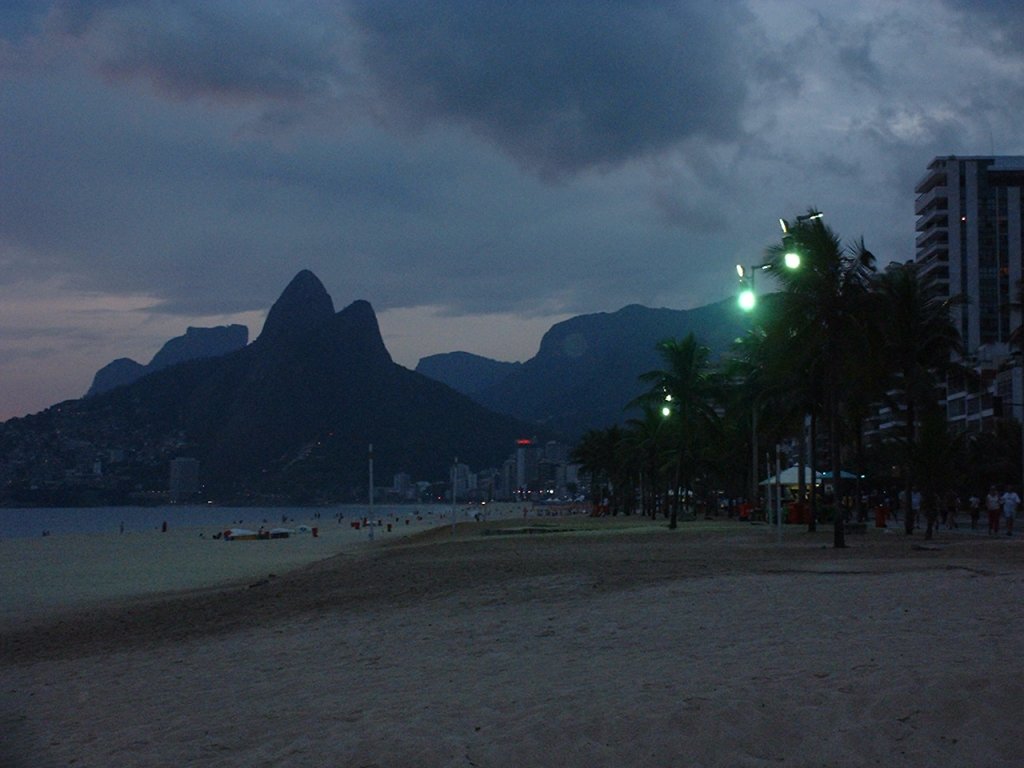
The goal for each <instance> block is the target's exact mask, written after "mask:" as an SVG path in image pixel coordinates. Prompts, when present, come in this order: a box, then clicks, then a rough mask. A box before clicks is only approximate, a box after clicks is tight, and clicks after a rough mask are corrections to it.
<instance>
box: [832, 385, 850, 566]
mask: <svg viewBox="0 0 1024 768" xmlns="http://www.w3.org/2000/svg"><path fill="white" fill-rule="evenodd" d="M830 389H831V393H830V394H829V406H830V407H829V425H828V433H829V435H828V442H829V453H830V454H831V460H832V489H833V490H832V495H833V502H834V506H835V512H834V515H833V523H832V528H833V531H834V532H833V537H832V546H833V547H834V548H836V549H844V548H845V547H846V525H845V521H844V520H843V512H842V505H841V504H840V498H839V481H840V480H841V479H842V474H841V469H840V467H841V464H840V460H839V396H838V394H837V393H836V388H835V387H831V388H830Z"/></svg>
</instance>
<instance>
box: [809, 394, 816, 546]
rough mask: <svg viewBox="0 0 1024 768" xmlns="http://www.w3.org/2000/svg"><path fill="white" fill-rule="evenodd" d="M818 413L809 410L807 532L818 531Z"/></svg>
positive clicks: (814, 410)
mask: <svg viewBox="0 0 1024 768" xmlns="http://www.w3.org/2000/svg"><path fill="white" fill-rule="evenodd" d="M817 478H818V411H817V409H812V410H811V515H810V519H809V520H808V521H807V532H808V533H814V532H815V531H817V530H818V480H817Z"/></svg>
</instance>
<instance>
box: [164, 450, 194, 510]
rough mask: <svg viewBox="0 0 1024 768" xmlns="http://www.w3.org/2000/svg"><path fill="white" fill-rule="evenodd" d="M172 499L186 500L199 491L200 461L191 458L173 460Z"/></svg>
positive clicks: (170, 485)
mask: <svg viewBox="0 0 1024 768" xmlns="http://www.w3.org/2000/svg"><path fill="white" fill-rule="evenodd" d="M169 487H170V495H171V501H184V500H186V499H188V498H190V497H191V496H193V495H195V494H196V493H198V492H199V461H198V460H197V459H190V458H178V459H172V460H171V478H170V483H169Z"/></svg>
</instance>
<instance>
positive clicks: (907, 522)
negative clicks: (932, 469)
mask: <svg viewBox="0 0 1024 768" xmlns="http://www.w3.org/2000/svg"><path fill="white" fill-rule="evenodd" d="M915 418H916V417H915V415H914V404H913V403H912V402H909V398H908V402H907V423H906V430H907V458H906V463H905V468H904V485H903V497H904V498H903V531H904V533H906V534H907V536H912V535H913V534H914V527H915V526H916V525H917V520H915V519H914V517H915V515H914V450H915V448H914V443H915V442H916V441H915V436H914V419H915Z"/></svg>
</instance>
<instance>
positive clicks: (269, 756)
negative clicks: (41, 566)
mask: <svg viewBox="0 0 1024 768" xmlns="http://www.w3.org/2000/svg"><path fill="white" fill-rule="evenodd" d="M531 529H532V530H533V532H530V530H531ZM541 531H546V532H541ZM115 538H116V536H106V537H98V539H100V540H101V541H99V542H98V543H97V544H96V546H97V547H99V548H100V550H102V546H103V544H102V541H106V542H108V546H114V545H115V544H116V542H111V541H110V540H111V539H115ZM183 541H185V540H184V539H183ZM830 542H831V531H829V530H824V531H821V532H819V533H817V534H813V535H812V534H807V533H805V532H803V531H802V530H798V529H795V528H794V529H790V530H787V532H786V535H785V539H784V542H783V543H782V544H781V545H779V544H777V543H776V541H775V537H774V534H773V533H772V532H770V531H769V530H767V529H766V528H765V527H763V526H762V527H758V526H750V525H743V524H739V523H733V522H728V521H721V522H713V521H712V522H698V523H685V524H683V525H682V526H681V528H680V529H679V530H677V531H669V530H667V529H666V527H665V525H664V523H662V522H658V523H651V522H650V521H644V520H636V519H623V518H612V519H602V520H589V519H586V518H570V519H541V520H531V521H528V522H524V521H523V520H507V521H504V522H490V523H479V524H460V526H459V527H458V530H457V531H456V533H455V534H454V535H453V534H452V533H451V531H450V529H448V528H444V529H441V528H435V529H433V530H426V531H421V532H419V533H418V534H417V535H414V536H405V537H403V538H401V539H397V538H396V539H392V540H386V539H382V540H378V541H375V542H374V544H373V545H369V544H366V543H361V544H359V546H353V547H349V546H347V545H344V544H342V543H341V542H335V544H332V545H331V546H332V548H334V550H335V551H334V553H333V554H332V555H330V556H329V557H327V559H316V558H314V559H312V560H310V559H309V554H308V553H306V554H304V555H303V557H301V558H297V559H296V560H294V561H288V562H283V563H282V564H281V567H279V566H278V564H275V566H274V567H275V571H274V577H273V578H269V573H268V574H266V575H264V576H262V577H260V578H253V577H255V576H258V575H259V574H256V573H252V572H251V571H250V572H248V573H246V574H245V575H244V578H242V577H240V576H239V577H237V578H233V580H231V579H229V580H228V581H225V580H224V579H223V578H221V577H220V576H217V577H216V578H212V580H211V575H210V574H208V573H207V574H206V575H205V576H204V577H203V578H204V580H205V583H204V584H188V585H186V586H184V587H181V586H172V587H167V585H166V582H162V583H161V584H160V585H159V586H160V589H158V590H157V591H139V590H138V589H137V588H136V589H134V590H133V589H128V588H127V587H126V586H124V585H123V581H122V582H120V583H121V584H122V586H121V588H120V591H119V589H118V586H117V584H118V583H119V582H118V580H117V579H116V578H115V577H111V578H113V579H114V582H115V583H114V584H113V585H109V584H108V586H107V588H106V589H105V591H103V592H102V594H98V593H97V594H92V595H91V596H90V597H89V598H88V599H86V600H85V601H84V602H83V600H82V599H80V598H79V599H70V598H69V599H68V600H66V601H62V600H60V599H59V598H57V597H53V596H52V595H49V596H45V597H41V596H37V597H36V598H33V600H34V602H32V601H30V602H26V603H24V604H23V606H22V609H19V608H18V605H17V603H18V601H17V600H15V599H9V601H8V604H7V606H8V607H7V613H6V614H5V619H7V620H5V623H4V625H3V630H2V636H0V684H2V688H0V690H2V691H3V699H2V709H0V718H2V723H0V724H2V729H3V730H2V732H3V733H4V735H5V737H4V739H3V740H2V744H3V746H0V765H2V766H5V767H6V766H14V767H16V768H21V766H41V767H42V768H49V766H66V765H75V766H97V767H98V766H104V767H105V766H113V765H116V766H121V765H124V766H129V765H130V766H183V765H199V766H218V767H220V766H224V767H226V766H310V765H330V766H381V767H383V766H414V765H415V766H420V765H422V766H481V767H483V766H546V765H558V766H633V765H638V766H639V765H643V766H676V765H678V766H768V765H772V766H775V765H787V766H820V767H824V766H835V767H836V768H839V767H840V766H908V767H909V766H915V767H916V766H923V765H929V766H993V767H996V766H1016V765H1019V764H1020V762H1021V759H1022V756H1024V733H1022V731H1021V721H1020V712H1019V707H1020V704H1021V702H1022V701H1024V676H1022V674H1021V673H1022V671H1024V670H1022V667H1024V664H1022V661H1021V651H1020V638H1021V637H1024V608H1022V601H1021V594H1022V591H1024V557H1022V555H1024V549H1022V546H1024V545H1021V543H1020V542H1019V541H1018V540H1016V539H1008V538H1005V537H1004V538H1000V539H994V538H993V539H988V538H985V537H977V536H972V535H970V534H963V533H958V532H940V533H939V534H938V536H937V538H936V539H935V540H934V541H933V542H928V543H927V545H926V546H923V545H925V544H926V543H925V542H924V541H923V539H922V538H921V537H920V536H918V537H911V538H907V537H905V536H903V535H901V534H898V533H894V532H884V531H878V530H869V531H868V532H867V533H865V534H860V535H854V536H850V544H851V546H850V547H849V548H848V549H845V550H839V551H837V550H834V549H832V548H831V547H830V546H829V544H830ZM272 543H276V542H254V543H253V544H255V545H257V546H263V545H266V544H272ZM3 544H4V550H3V551H2V554H3V556H4V560H5V562H6V561H7V560H8V558H11V557H13V556H14V551H15V550H17V549H19V548H20V547H33V548H37V547H40V546H41V544H40V542H38V541H35V540H32V541H25V542H20V543H19V542H4V543H3ZM217 544H220V545H222V546H234V545H235V544H239V543H234V544H232V545H225V544H224V543H223V542H217ZM208 551H209V550H205V552H208ZM197 552H198V553H199V554H197ZM203 552H204V550H202V549H201V548H192V547H190V546H189V547H183V548H180V550H179V552H178V554H177V561H176V562H173V563H171V562H170V561H168V563H165V566H167V567H171V569H172V570H175V569H176V570H179V571H186V572H187V571H190V570H195V569H199V570H202V565H201V563H198V562H196V560H197V558H202V557H203V556H204V555H203V554H202V553H203ZM52 554H53V552H52V551H50V552H47V550H45V549H44V550H38V549H35V550H34V551H33V553H32V557H35V558H36V559H37V560H38V559H39V558H45V557H47V556H48V555H52ZM313 554H316V553H313ZM96 556H97V555H96V553H95V552H94V553H92V554H91V555H90V557H93V558H95V557H96ZM26 557H27V555H26ZM171 560H172V561H173V560H174V558H171ZM303 561H304V562H303ZM37 567H38V562H37ZM64 568H65V571H64V573H65V575H66V574H67V573H68V572H69V571H73V570H74V568H73V567H72V564H65V566H64ZM82 568H83V569H84V572H89V569H88V567H86V566H84V565H83V566H82ZM263 570H266V569H263ZM93 573H95V571H93ZM143 576H144V574H143V575H139V576H138V578H143ZM7 583H8V582H6V581H5V584H7ZM57 588H58V585H56V584H51V586H50V587H47V588H46V589H57ZM46 589H44V588H43V587H40V589H39V592H40V594H42V593H43V592H45V591H46ZM182 590H184V591H182ZM58 591H59V590H58ZM30 603H31V604H30Z"/></svg>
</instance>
